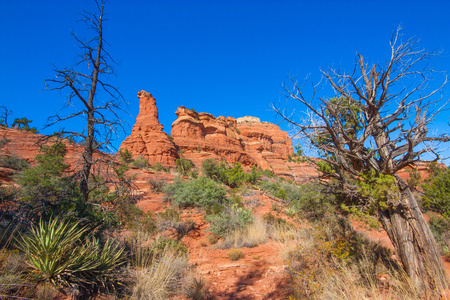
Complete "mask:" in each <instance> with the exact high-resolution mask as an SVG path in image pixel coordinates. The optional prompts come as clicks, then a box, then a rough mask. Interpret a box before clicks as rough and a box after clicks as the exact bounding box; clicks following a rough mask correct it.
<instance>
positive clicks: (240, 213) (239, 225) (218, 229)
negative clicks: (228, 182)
mask: <svg viewBox="0 0 450 300" xmlns="http://www.w3.org/2000/svg"><path fill="white" fill-rule="evenodd" d="M206 221H207V222H208V223H210V228H209V230H210V231H211V232H212V233H214V234H216V235H219V236H222V237H224V236H226V235H227V234H230V233H231V232H232V231H235V230H238V229H243V228H245V226H247V225H248V224H250V223H252V222H253V215H252V213H251V212H250V211H249V210H247V209H244V208H241V207H238V206H236V205H233V206H232V207H226V208H225V209H224V210H222V211H220V212H218V213H215V214H209V215H208V216H206Z"/></svg>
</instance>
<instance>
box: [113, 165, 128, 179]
mask: <svg viewBox="0 0 450 300" xmlns="http://www.w3.org/2000/svg"><path fill="white" fill-rule="evenodd" d="M129 169H130V167H129V166H128V165H125V164H119V165H117V166H115V167H114V168H113V170H114V173H115V174H116V176H117V178H118V179H119V180H120V181H126V180H128V178H127V177H126V176H125V172H127V171H128V170H129Z"/></svg>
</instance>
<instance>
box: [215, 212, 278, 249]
mask: <svg viewBox="0 0 450 300" xmlns="http://www.w3.org/2000/svg"><path fill="white" fill-rule="evenodd" d="M268 237H269V233H268V228H267V226H266V223H265V222H263V221H261V220H260V219H255V220H254V221H253V222H252V223H250V224H248V225H247V226H246V227H244V228H238V229H236V230H234V231H232V232H230V233H229V234H227V235H226V236H225V237H224V240H223V241H222V242H221V243H220V245H218V246H217V247H218V248H220V249H228V248H242V247H248V248H252V247H256V246H258V245H260V244H263V243H265V242H266V240H267V238H268Z"/></svg>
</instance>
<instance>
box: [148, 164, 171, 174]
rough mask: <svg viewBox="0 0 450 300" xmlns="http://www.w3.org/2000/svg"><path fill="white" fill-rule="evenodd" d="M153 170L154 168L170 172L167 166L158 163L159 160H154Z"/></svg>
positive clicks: (158, 170) (157, 170)
mask: <svg viewBox="0 0 450 300" xmlns="http://www.w3.org/2000/svg"><path fill="white" fill-rule="evenodd" d="M151 168H152V169H153V170H155V171H156V172H170V168H169V167H164V166H163V165H162V164H160V163H159V162H155V163H154V164H153V165H152V167H151Z"/></svg>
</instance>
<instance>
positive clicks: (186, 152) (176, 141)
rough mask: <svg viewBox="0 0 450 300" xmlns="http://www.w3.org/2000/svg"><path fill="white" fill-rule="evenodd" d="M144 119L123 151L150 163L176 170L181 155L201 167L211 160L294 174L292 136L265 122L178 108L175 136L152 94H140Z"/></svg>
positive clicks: (174, 126)
mask: <svg viewBox="0 0 450 300" xmlns="http://www.w3.org/2000/svg"><path fill="white" fill-rule="evenodd" d="M138 97H139V99H140V104H139V114H138V116H137V118H136V124H135V125H134V126H133V130H132V133H131V135H130V136H129V137H127V138H126V140H125V141H124V142H123V143H122V145H121V146H120V149H122V150H123V149H128V150H129V151H130V152H131V153H132V154H133V156H134V157H135V158H136V157H138V156H143V157H145V158H148V160H149V163H150V164H152V163H154V162H159V163H162V164H163V165H166V166H174V165H175V161H176V159H177V158H178V157H179V153H180V154H181V155H182V156H183V157H185V158H187V159H191V160H192V161H193V162H194V163H195V164H196V165H197V167H200V166H201V163H202V162H203V161H204V160H205V159H207V158H213V159H217V160H225V161H226V162H227V163H230V164H231V163H235V162H239V163H241V164H242V165H243V166H247V167H250V166H260V167H262V168H264V169H271V170H273V171H274V172H275V173H276V174H277V175H286V176H289V175H290V172H289V171H290V170H289V168H288V167H287V165H286V164H285V161H286V160H287V156H288V155H289V154H292V153H293V149H292V142H291V140H290V139H289V136H288V134H287V133H286V132H284V131H281V129H280V128H279V127H278V126H277V125H274V124H271V123H267V122H261V121H260V119H259V118H255V117H248V116H247V117H243V118H238V119H235V118H233V117H223V116H219V117H217V118H216V117H215V116H213V115H211V114H209V113H197V112H196V111H194V110H191V109H187V108H185V107H183V106H180V107H178V108H177V110H176V112H175V114H176V115H177V117H178V118H177V119H176V120H175V121H174V122H173V124H172V131H171V137H172V140H170V139H169V137H168V136H167V134H166V133H165V132H163V126H162V125H161V124H160V123H159V120H158V109H157V107H156V101H155V99H154V98H153V97H152V95H151V94H150V93H147V92H145V91H140V92H139V93H138Z"/></svg>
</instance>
